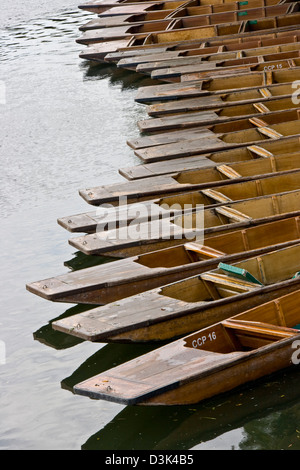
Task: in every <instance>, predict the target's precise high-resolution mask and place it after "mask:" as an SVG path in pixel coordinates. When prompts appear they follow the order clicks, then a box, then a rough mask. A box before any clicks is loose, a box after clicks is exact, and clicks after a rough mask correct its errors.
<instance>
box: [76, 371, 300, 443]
mask: <svg viewBox="0 0 300 470" xmlns="http://www.w3.org/2000/svg"><path fill="white" fill-rule="evenodd" d="M299 386H300V377H299V374H298V373H297V371H295V370H293V371H289V372H286V373H281V374H277V375H274V376H273V377H270V378H268V379H264V380H260V381H258V382H256V383H255V385H254V386H253V384H251V385H250V386H247V387H241V388H239V389H238V390H237V391H235V392H232V393H227V394H224V395H222V396H219V397H216V398H214V399H210V400H207V401H205V402H203V403H200V404H198V405H193V406H191V405H189V406H172V407H163V406H158V407H146V406H136V407H134V406H127V407H126V408H125V409H124V410H123V411H121V413H119V414H118V415H117V416H115V417H114V419H113V420H112V421H111V422H110V423H108V424H107V425H106V426H105V427H104V428H103V429H101V430H99V431H98V432H97V433H95V434H93V435H92V436H91V437H90V438H89V439H88V440H87V441H86V442H85V443H84V444H83V446H82V448H83V449H85V450H88V449H89V450H92V449H93V450H95V449H98V450H104V449H106V450H113V449H115V450H126V449H132V450H133V449H134V450H144V449H150V450H189V449H198V450H200V449H202V448H203V449H205V448H206V447H205V443H206V442H209V441H211V440H216V441H217V440H218V438H220V437H221V436H224V435H226V433H232V432H233V431H234V430H238V429H239V428H242V433H241V434H242V440H241V442H240V443H239V446H238V448H239V449H244V450H251V449H257V450H258V449H261V450H264V449H265V450H276V449H278V450H279V449H287V448H293V449H294V450H299V449H300V445H299V429H298V427H299V417H300V416H299V406H298V403H297V402H298V397H299V395H298V390H299ZM129 423H130V425H129ZM224 444H225V443H224ZM231 445H233V444H231V443H230V441H229V442H227V445H226V444H225V446H226V448H227V449H230V448H231Z"/></svg>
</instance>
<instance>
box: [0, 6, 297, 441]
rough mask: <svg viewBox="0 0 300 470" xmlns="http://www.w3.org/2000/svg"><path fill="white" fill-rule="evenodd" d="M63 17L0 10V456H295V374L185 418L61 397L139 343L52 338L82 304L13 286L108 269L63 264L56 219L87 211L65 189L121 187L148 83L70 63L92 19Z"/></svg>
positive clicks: (25, 9) (72, 9) (73, 14)
mask: <svg viewBox="0 0 300 470" xmlns="http://www.w3.org/2000/svg"><path fill="white" fill-rule="evenodd" d="M64 5H65V8H66V9H65V10H62V9H61V2H60V0H52V1H51V4H49V1H46V0H39V1H37V0H28V1H27V2H23V1H21V0H3V3H1V8H2V13H3V15H2V17H1V24H0V42H1V50H0V60H1V70H0V80H2V81H4V82H5V85H6V104H5V105H0V106H1V108H0V129H1V141H0V154H1V175H0V178H1V180H0V182H1V184H0V217H1V239H2V256H1V267H2V276H3V279H2V280H3V286H4V288H3V289H2V293H1V300H2V303H3V307H2V309H1V312H2V317H1V319H0V323H1V333H0V340H1V341H4V342H5V344H6V350H7V358H6V359H7V360H6V364H5V365H1V366H0V380H1V388H0V399H1V423H4V424H2V426H1V429H0V448H1V449H79V448H84V449H85V448H86V449H92V448H97V449H108V450H109V449H116V450H117V449H134V448H136V449H149V450H150V449H190V448H192V447H196V448H201V449H202V448H214V447H218V445H220V442H219V438H220V437H222V439H223V441H222V447H223V448H228V449H230V448H231V447H232V446H233V445H235V447H236V448H243V449H248V448H249V449H252V448H255V449H260V448H275V449H276V448H278V449H279V448H284V449H288V448H292V449H296V448H298V449H299V442H300V439H299V429H298V427H297V421H298V422H299V419H298V418H299V410H300V407H299V405H298V404H297V398H298V396H299V393H298V390H299V383H298V380H299V378H298V376H297V371H295V372H292V373H286V374H285V373H282V374H278V375H277V376H276V378H274V379H272V380H271V379H270V380H266V381H263V382H261V383H260V384H255V385H251V386H249V387H244V388H243V389H242V391H239V392H233V393H231V394H228V395H226V397H225V398H224V397H217V398H216V399H214V400H210V401H209V402H206V403H205V404H199V405H197V406H193V407H171V408H169V407H168V408H162V407H159V408H155V407H154V408H146V407H136V408H134V407H127V408H124V407H123V406H120V405H117V404H113V403H108V402H103V401H94V400H89V399H86V398H84V397H80V396H76V395H73V393H72V387H73V385H74V384H75V383H78V382H79V381H81V380H84V379H86V378H88V377H90V376H92V375H94V374H97V373H99V372H101V371H104V370H106V369H107V368H110V367H113V366H114V365H117V364H119V363H121V362H124V361H126V360H129V359H131V358H133V357H136V356H138V355H140V354H142V353H144V352H147V351H148V350H151V348H153V345H113V344H112V345H103V344H90V343H87V342H83V341H81V340H78V339H76V338H74V337H69V336H68V335H65V334H63V333H60V332H57V331H54V330H52V328H51V322H52V321H53V320H56V319H58V318H61V317H62V316H69V315H73V314H74V313H78V312H79V311H83V310H84V309H86V308H90V306H84V305H80V306H74V307H72V308H69V306H68V305H66V306H64V305H63V304H54V303H51V302H47V301H45V300H43V299H40V298H37V297H36V296H33V295H32V294H29V293H28V292H26V291H25V284H26V283H28V282H32V281H36V280H39V279H44V278H48V277H50V276H54V275H56V274H62V273H63V272H67V271H69V270H77V269H84V268H85V267H88V266H93V265H96V264H99V263H103V262H111V261H112V260H111V259H103V258H100V257H87V256H85V255H83V254H81V253H75V254H74V253H73V251H72V248H71V247H70V246H69V245H68V238H69V236H70V234H68V233H66V232H65V231H64V230H63V229H62V228H61V227H59V226H58V225H57V223H56V219H57V218H58V217H61V216H66V215H69V214H72V213H79V212H83V211H88V210H89V208H88V207H87V205H86V203H85V202H84V201H83V200H82V199H81V198H80V197H79V195H78V190H79V189H81V188H84V187H88V186H94V185H99V184H108V183H113V182H116V181H121V180H122V178H121V176H120V175H119V174H118V169H119V168H122V167H126V166H132V165H134V164H135V163H136V162H137V158H136V157H135V156H134V154H133V151H132V150H131V149H130V148H129V147H128V146H127V145H126V140H127V139H130V138H132V137H134V136H136V135H137V134H138V131H137V125H136V123H137V121H138V120H140V119H144V118H145V116H146V111H145V108H144V107H143V106H141V105H137V104H136V103H135V102H134V97H135V94H136V91H137V88H138V87H139V86H144V85H147V84H150V81H149V79H147V78H144V77H141V76H138V75H136V74H134V73H132V72H128V73H127V72H124V71H123V70H121V69H117V68H116V67H114V66H112V65H110V64H108V65H98V66H92V67H90V66H89V65H88V64H86V63H84V62H82V61H81V60H80V59H79V58H78V54H79V52H80V48H79V47H78V44H76V43H75V38H76V37H78V27H79V25H81V24H83V23H85V22H87V21H88V20H89V18H90V17H93V15H90V14H88V13H84V12H82V11H80V10H77V8H76V6H77V5H74V2H73V0H65V1H64ZM3 45H4V47H3ZM155 347H156V346H155ZM20 391H22V393H20ZM25 430H26V432H24V431H25ZM232 430H236V434H234V436H233V434H231V433H230V432H229V431H232ZM234 438H235V439H236V441H233V439H234Z"/></svg>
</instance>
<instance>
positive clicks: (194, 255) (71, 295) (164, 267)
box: [27, 217, 300, 305]
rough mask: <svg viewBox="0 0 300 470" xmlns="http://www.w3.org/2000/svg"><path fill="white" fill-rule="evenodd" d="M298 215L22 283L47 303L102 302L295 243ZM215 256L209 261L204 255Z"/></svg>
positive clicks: (297, 234) (297, 237)
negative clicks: (197, 241) (215, 255)
mask: <svg viewBox="0 0 300 470" xmlns="http://www.w3.org/2000/svg"><path fill="white" fill-rule="evenodd" d="M299 230H300V223H299V217H290V218H286V219H282V220H279V221H276V222H272V223H270V224H262V225H261V226H258V227H251V228H247V229H245V230H237V231H235V232H230V233H228V234H224V235H218V236H216V237H210V238H209V239H208V240H204V244H205V245H204V246H202V245H201V244H198V243H187V244H185V245H179V246H178V247H173V248H166V249H165V250H159V251H154V252H150V253H149V254H144V255H138V256H135V257H131V258H127V259H122V260H118V261H115V262H113V263H108V264H104V265H100V266H94V267H91V268H86V269H82V270H79V271H73V272H69V273H67V274H63V275H59V276H55V277H52V278H48V279H44V280H41V281H37V282H33V283H31V284H28V285H27V289H28V290H29V291H30V292H32V293H34V294H36V295H39V296H41V297H43V298H45V299H47V300H52V301H58V302H72V303H90V304H95V305H102V304H107V303H109V302H113V301H116V300H119V299H121V298H124V297H128V295H135V294H138V293H141V292H143V291H146V290H149V289H153V288H156V287H159V286H162V285H163V284H166V283H170V282H175V281H177V280H179V279H183V278H184V277H188V276H193V275H196V274H197V273H198V274H200V273H201V272H203V271H205V270H207V269H211V268H212V267H216V266H217V265H218V263H219V262H220V260H222V261H223V262H227V263H228V262H229V263H230V262H232V261H234V260H239V259H243V258H248V257H251V256H254V255H259V254H261V253H264V252H266V251H272V250H275V249H279V248H280V247H283V246H284V245H288V244H295V243H298V242H299V238H300V232H299ZM211 251H212V252H213V253H217V257H216V258H214V257H211V256H210V254H209V255H207V254H206V253H207V252H209V253H210V252H211Z"/></svg>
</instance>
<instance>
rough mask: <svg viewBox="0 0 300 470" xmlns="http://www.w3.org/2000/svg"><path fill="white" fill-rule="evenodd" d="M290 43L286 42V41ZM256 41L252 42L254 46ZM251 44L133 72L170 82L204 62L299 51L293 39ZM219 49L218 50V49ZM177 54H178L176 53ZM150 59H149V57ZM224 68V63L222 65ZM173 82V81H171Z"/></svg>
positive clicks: (149, 65) (141, 66)
mask: <svg viewBox="0 0 300 470" xmlns="http://www.w3.org/2000/svg"><path fill="white" fill-rule="evenodd" d="M288 39H289V41H291V42H287V40H288ZM255 43H256V41H255V42H254V44H255ZM254 44H253V43H249V49H247V48H245V47H243V48H242V47H241V45H239V47H238V45H237V46H236V50H231V51H225V52H221V51H219V52H218V51H216V52H215V53H205V51H204V52H203V53H201V52H200V50H199V49H196V52H197V54H195V53H194V54H193V55H192V54H190V55H182V56H180V57H176V56H175V57H174V54H173V57H171V58H169V59H168V58H166V59H164V60H163V59H162V58H161V59H160V60H159V61H157V62H153V61H152V62H151V60H150V61H148V62H143V63H141V64H138V65H137V66H136V68H135V71H136V72H138V73H142V74H145V75H151V77H152V78H153V79H157V80H164V81H171V80H170V79H173V77H175V78H176V79H177V78H178V80H176V81H179V78H180V77H181V75H183V74H184V73H186V72H188V73H190V72H199V71H201V69H203V68H204V65H205V63H206V62H209V65H211V64H210V62H212V63H215V62H217V64H216V67H217V65H218V63H219V62H220V61H228V60H231V61H233V60H235V59H236V60H238V59H242V58H244V59H248V60H250V59H253V57H260V56H261V55H262V56H265V55H266V54H274V53H279V52H288V51H290V50H298V49H299V42H296V41H295V40H294V38H293V37H291V38H290V37H289V36H287V37H286V38H285V40H283V39H281V40H278V44H277V45H272V46H261V47H254ZM218 49H219V48H218ZM177 54H178V53H177ZM150 59H151V57H150ZM118 66H119V67H122V68H125V67H124V65H122V63H121V65H119V64H118ZM222 66H224V63H223V64H222ZM173 81H174V80H173Z"/></svg>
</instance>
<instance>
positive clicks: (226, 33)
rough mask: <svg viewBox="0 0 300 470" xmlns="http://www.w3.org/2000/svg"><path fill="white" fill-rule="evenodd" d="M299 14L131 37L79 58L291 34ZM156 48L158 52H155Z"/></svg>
mask: <svg viewBox="0 0 300 470" xmlns="http://www.w3.org/2000/svg"><path fill="white" fill-rule="evenodd" d="M299 17H300V14H299V13H290V14H287V15H283V16H282V15H279V16H274V17H270V18H269V19H256V20H247V21H242V22H235V23H232V24H227V23H225V24H221V25H214V26H201V27H193V28H181V29H180V28H179V29H172V30H170V31H169V30H168V31H163V32H156V33H153V32H152V33H149V34H148V35H146V37H145V38H143V37H137V38H135V36H131V37H128V38H120V39H118V40H115V41H113V40H109V41H103V42H101V43H99V44H91V45H89V46H87V47H86V49H85V50H84V51H82V52H81V53H80V57H81V58H82V59H85V60H93V61H100V62H102V61H105V58H106V56H107V55H108V54H112V53H114V52H117V51H120V50H127V49H131V48H136V49H140V50H147V49H148V50H151V49H152V50H154V49H155V50H156V51H159V50H165V48H166V47H168V46H170V44H172V45H174V44H175V43H177V44H179V43H181V44H182V45H183V44H184V43H189V44H190V43H191V41H202V42H206V41H208V40H211V41H212V40H213V42H215V41H216V39H217V40H218V42H219V43H220V44H222V42H223V41H226V40H227V41H232V40H233V41H236V39H237V36H238V37H239V38H240V40H243V39H244V40H245V39H249V37H252V38H254V37H255V36H257V37H258V36H260V37H261V36H264V35H266V33H268V34H280V33H284V32H290V31H293V30H295V29H297V28H298V27H299ZM158 48H159V49H158Z"/></svg>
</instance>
